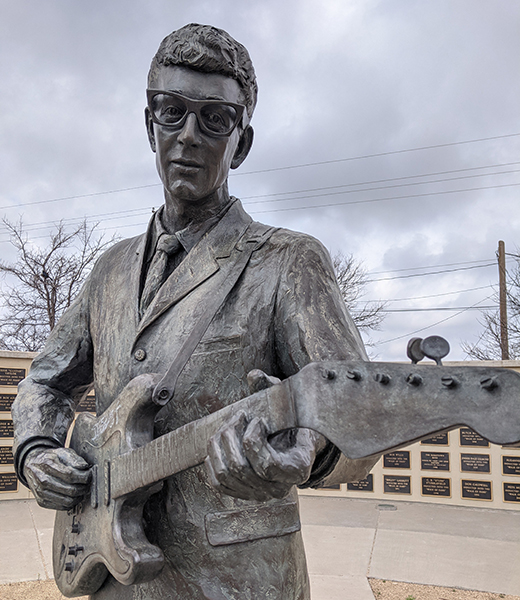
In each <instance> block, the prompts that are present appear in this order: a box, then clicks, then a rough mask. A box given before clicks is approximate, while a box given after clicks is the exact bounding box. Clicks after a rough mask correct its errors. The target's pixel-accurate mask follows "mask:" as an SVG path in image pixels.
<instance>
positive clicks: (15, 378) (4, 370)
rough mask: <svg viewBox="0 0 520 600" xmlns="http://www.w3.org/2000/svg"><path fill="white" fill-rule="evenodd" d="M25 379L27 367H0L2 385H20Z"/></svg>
mask: <svg viewBox="0 0 520 600" xmlns="http://www.w3.org/2000/svg"><path fill="white" fill-rule="evenodd" d="M22 379H25V369H9V368H8V367H0V385H18V384H19V383H20V381H22Z"/></svg>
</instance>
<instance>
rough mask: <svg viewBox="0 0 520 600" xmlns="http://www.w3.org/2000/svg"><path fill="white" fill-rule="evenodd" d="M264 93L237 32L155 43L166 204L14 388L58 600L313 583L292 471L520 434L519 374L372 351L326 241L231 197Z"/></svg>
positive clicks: (153, 136)
mask: <svg viewBox="0 0 520 600" xmlns="http://www.w3.org/2000/svg"><path fill="white" fill-rule="evenodd" d="M256 92H257V88H256V80H255V74H254V70H253V66H252V64H251V61H250V58H249V55H248V53H247V51H246V49H245V48H244V47H243V46H242V45H241V44H239V43H238V42H236V41H235V40H234V39H233V38H231V37H230V36H229V35H228V34H227V33H226V32H224V31H222V30H219V29H216V28H213V27H208V26H201V25H187V26H186V27H183V28H182V29H180V30H178V31H175V32H173V33H172V34H171V35H170V36H168V37H167V38H165V40H164V41H163V42H162V44H161V46H160V48H159V50H158V52H157V54H156V56H155V58H154V59H153V62H152V66H151V69H150V73H149V79H148V90H147V98H148V106H147V108H146V111H145V115H146V126H147V131H148V137H149V140H150V146H151V148H152V150H153V152H154V153H155V154H156V163H157V170H158V172H159V176H160V178H161V180H162V182H163V185H164V195H165V203H164V206H163V207H162V208H161V209H160V210H159V211H157V212H156V213H155V214H154V216H153V218H152V220H151V222H150V224H149V227H148V230H147V232H146V233H145V234H143V235H141V236H138V237H136V238H133V239H129V240H124V241H122V242H120V243H118V244H116V245H115V246H113V247H112V248H111V249H110V250H108V251H107V252H106V253H105V254H104V255H103V256H102V257H101V259H100V260H99V261H98V263H97V264H96V266H95V267H94V269H93V271H92V273H91V275H90V277H89V279H88V281H87V282H86V284H85V286H84V288H83V289H82V291H81V293H80V294H79V296H78V298H77V299H76V300H75V302H74V303H73V305H72V306H71V307H70V309H69V310H68V311H67V312H66V313H65V315H64V316H63V318H62V319H61V320H60V322H59V324H58V325H57V326H56V328H55V329H54V330H53V332H52V334H51V335H50V337H49V340H48V342H47V344H46V346H45V348H44V350H43V352H42V353H41V354H40V355H39V356H38V357H37V358H36V359H35V360H34V362H33V365H32V367H31V370H30V372H29V375H28V377H27V379H25V380H24V381H23V382H22V383H20V386H19V394H18V397H17V399H16V402H15V403H14V405H13V409H12V412H13V420H14V423H15V467H16V469H17V473H18V476H19V478H20V480H21V481H22V482H23V483H24V484H25V485H28V486H29V487H30V489H31V490H32V491H33V493H34V495H35V496H36V498H37V500H38V503H39V504H40V505H41V506H44V507H47V508H53V509H56V510H57V511H58V512H57V516H56V527H55V535H54V547H53V560H54V572H55V577H56V581H57V583H58V585H59V587H60V589H61V590H62V592H63V593H64V594H65V595H67V596H78V595H83V594H85V593H89V594H91V598H93V599H95V600H103V599H107V600H108V599H125V598H128V599H130V598H131V599H134V600H138V599H139V600H146V599H149V600H155V599H164V598H169V599H170V598H171V599H172V600H173V599H182V600H204V599H206V600H210V599H211V600H218V599H226V600H229V599H246V598H248V599H251V600H257V599H264V598H269V599H272V600H275V599H277V600H307V599H308V598H309V584H308V577H307V571H306V565H305V555H304V550H303V544H302V539H301V534H300V521H299V515H298V504H297V497H296V486H301V487H306V486H320V485H323V484H324V483H329V484H332V483H337V482H343V481H350V480H357V479H360V478H362V477H363V476H364V475H365V474H366V473H367V472H368V470H369V469H370V468H371V466H372V465H373V464H374V462H375V460H377V456H378V454H379V453H381V452H383V451H385V450H389V449H392V448H398V447H401V446H403V445H405V444H406V443H407V442H409V441H414V440H417V439H420V438H421V437H425V436H428V435H430V434H432V433H434V432H438V431H443V430H447V429H451V428H454V427H456V426H457V425H460V424H465V425H468V426H470V427H473V428H474V429H476V430H477V431H478V432H479V433H481V434H482V435H484V436H485V437H487V438H488V439H489V440H490V441H493V442H496V443H513V442H518V441H519V440H520V411H519V410H518V407H517V404H518V403H517V401H516V398H517V397H518V390H519V389H520V384H519V376H518V375H517V374H515V373H513V372H503V371H501V370H500V369H494V370H493V369H487V368H471V369H464V368H455V367H453V368H445V367H442V366H441V358H442V357H443V356H444V355H445V354H446V352H447V350H448V346H447V344H446V343H445V341H444V340H442V339H441V338H438V337H436V336H434V337H431V338H427V339H426V340H420V339H419V338H415V339H413V340H411V343H410V345H409V351H408V354H409V357H410V358H411V359H412V362H413V363H417V362H418V361H420V360H421V359H422V358H423V357H424V356H425V355H426V356H429V357H430V358H433V359H434V360H435V361H436V362H437V366H431V367H428V366H426V367H421V366H418V365H416V364H413V365H411V366H410V365H408V366H404V365H397V364H384V363H369V362H367V361H366V354H365V352H364V349H363V345H362V342H361V339H360V337H359V334H358V332H357V330H356V328H355V326H354V324H353V322H352V320H351V318H350V317H349V315H348V313H347V310H346V308H345V305H344V302H343V299H342V297H341V294H340V292H339V289H338V286H337V283H336V280H335V276H334V273H333V269H332V265H331V261H330V258H329V256H328V254H327V252H326V251H325V249H324V248H323V246H322V245H321V244H320V243H319V242H318V241H316V240H315V239H313V238H311V237H310V236H307V235H304V234H300V233H295V232H291V231H287V230H283V229H274V228H272V227H268V226H266V225H262V224H261V223H256V222H254V221H253V220H252V219H251V217H249V215H247V213H246V212H245V211H244V209H243V208H242V206H241V204H240V201H239V200H237V199H236V198H233V197H231V196H230V195H229V193H228V185H227V177H228V173H229V169H235V168H237V167H239V166H240V165H241V164H242V162H243V161H244V160H245V158H246V157H247V155H248V153H249V151H250V149H251V145H252V141H253V130H252V128H251V125H250V120H251V117H252V115H253V110H254V107H255V103H256ZM309 363H314V364H309ZM92 388H94V390H95V393H96V405H97V417H95V416H93V415H88V414H83V415H81V416H80V417H79V418H78V420H77V424H76V426H75V429H74V432H73V434H72V438H71V443H70V447H69V448H65V447H64V446H65V441H66V436H67V431H68V429H69V427H70V425H71V423H72V421H73V418H74V410H75V407H76V405H77V404H78V402H79V401H80V400H81V399H82V398H83V397H84V396H85V395H86V394H87V393H88V391H89V390H91V389H92ZM347 457H350V458H347ZM204 462H205V465H204V464H203V463H204Z"/></svg>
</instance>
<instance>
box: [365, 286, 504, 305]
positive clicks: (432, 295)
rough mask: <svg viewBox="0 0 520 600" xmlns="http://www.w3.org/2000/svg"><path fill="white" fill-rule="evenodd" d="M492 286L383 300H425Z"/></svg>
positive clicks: (368, 302) (367, 301) (369, 301)
mask: <svg viewBox="0 0 520 600" xmlns="http://www.w3.org/2000/svg"><path fill="white" fill-rule="evenodd" d="M491 287H493V286H492V285H481V286H479V287H475V288H468V289H465V290H455V291H453V292H443V293H442V294H428V295H427V296H411V297H410V298H390V299H385V300H383V302H409V301H411V300H425V299H427V298H439V297H441V296H453V295H454V294H463V293H465V292H476V291H477V290H486V289H488V288H491ZM365 302H366V303H367V304H371V303H374V302H381V300H366V301H365Z"/></svg>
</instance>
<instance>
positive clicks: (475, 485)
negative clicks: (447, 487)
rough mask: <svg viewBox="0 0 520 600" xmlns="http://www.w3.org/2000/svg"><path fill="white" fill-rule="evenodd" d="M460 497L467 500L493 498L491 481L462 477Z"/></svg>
mask: <svg viewBox="0 0 520 600" xmlns="http://www.w3.org/2000/svg"><path fill="white" fill-rule="evenodd" d="M460 483H461V486H462V497H463V498H466V499H468V500H493V494H492V487H491V481H475V480H472V479H462V480H461V482H460Z"/></svg>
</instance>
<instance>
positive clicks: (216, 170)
mask: <svg viewBox="0 0 520 600" xmlns="http://www.w3.org/2000/svg"><path fill="white" fill-rule="evenodd" d="M153 87H154V89H160V90H165V91H170V92H176V93H178V94H182V95H183V96H187V97H188V98H191V99H194V100H206V99H207V100H222V101H225V102H233V103H235V104H243V100H242V95H241V90H240V86H239V84H238V82H237V81H235V80H234V79H231V78H230V77H226V76H224V75H220V74H217V73H201V72H199V71H193V70H192V69H187V68H185V67H179V66H170V67H162V69H161V70H160V72H159V76H158V78H157V80H156V81H155V83H154V86H153ZM147 127H148V135H149V138H150V144H151V146H152V150H154V152H155V153H156V165H157V171H158V173H159V176H160V178H161V181H162V182H163V185H164V187H165V190H166V192H167V197H168V195H169V196H170V197H171V198H173V199H174V200H175V201H177V202H183V203H189V204H192V203H197V202H199V201H201V200H204V199H206V198H208V197H210V196H211V195H212V194H213V193H214V192H215V191H216V190H218V189H219V188H220V187H221V186H222V185H223V184H224V183H225V182H226V180H227V177H228V172H229V169H230V168H231V167H232V166H233V168H236V167H237V166H238V164H236V163H237V158H236V156H235V154H236V153H237V149H238V147H239V141H240V136H241V133H242V131H243V130H242V127H241V125H240V124H239V125H238V127H236V128H235V130H234V131H233V132H232V133H231V135H230V136H228V137H213V136H211V135H208V134H206V133H204V132H202V131H201V130H200V127H199V124H198V122H197V117H196V115H195V114H194V113H190V114H189V115H188V117H187V119H186V122H185V123H184V126H183V127H182V128H181V129H174V128H171V127H166V126H163V125H157V124H156V123H153V122H152V121H151V118H150V115H149V113H148V111H147ZM246 155H247V152H246ZM234 158H235V160H233V159H234ZM244 158H245V156H244V157H243V158H242V159H241V160H240V162H242V160H243V159H244Z"/></svg>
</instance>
